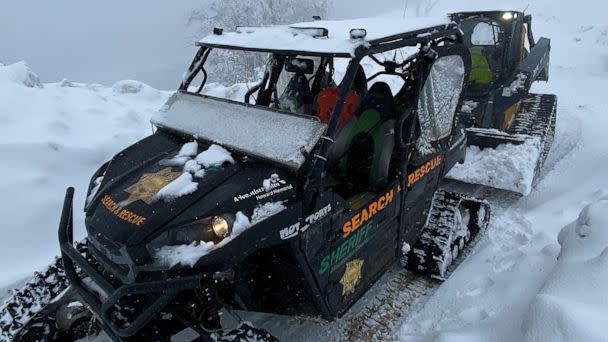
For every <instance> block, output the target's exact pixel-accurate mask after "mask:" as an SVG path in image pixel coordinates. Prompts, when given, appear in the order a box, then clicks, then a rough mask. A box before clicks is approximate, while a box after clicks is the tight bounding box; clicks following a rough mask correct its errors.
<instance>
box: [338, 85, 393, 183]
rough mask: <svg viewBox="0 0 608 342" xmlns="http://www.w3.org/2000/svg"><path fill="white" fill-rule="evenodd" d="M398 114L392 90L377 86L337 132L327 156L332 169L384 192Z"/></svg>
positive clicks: (386, 86)
mask: <svg viewBox="0 0 608 342" xmlns="http://www.w3.org/2000/svg"><path fill="white" fill-rule="evenodd" d="M395 113H396V108H395V103H394V100H393V95H392V92H391V89H390V87H389V86H388V84H386V83H384V82H377V83H375V84H374V85H373V86H372V87H371V88H370V89H369V91H368V92H367V94H366V95H365V97H364V98H363V101H362V102H361V105H360V107H359V110H358V112H357V114H356V115H354V116H352V117H351V118H350V119H349V120H348V121H347V122H346V124H345V125H344V127H342V129H341V130H340V131H339V132H338V134H337V136H336V140H335V143H334V144H333V145H332V147H331V149H330V151H329V154H328V165H329V167H330V169H331V170H333V171H335V174H336V175H338V176H339V178H342V179H344V180H347V181H348V182H350V183H352V184H353V185H355V186H358V187H362V188H364V189H365V190H381V189H383V188H385V187H386V185H387V182H388V177H389V171H390V162H391V157H392V153H393V149H394V147H395Z"/></svg>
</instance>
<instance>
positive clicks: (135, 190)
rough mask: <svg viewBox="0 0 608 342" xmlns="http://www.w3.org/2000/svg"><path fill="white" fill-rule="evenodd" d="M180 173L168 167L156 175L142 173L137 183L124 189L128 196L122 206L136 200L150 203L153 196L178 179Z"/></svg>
mask: <svg viewBox="0 0 608 342" xmlns="http://www.w3.org/2000/svg"><path fill="white" fill-rule="evenodd" d="M181 174H182V173H181V172H174V171H172V170H171V168H170V167H167V168H165V169H162V170H160V171H158V172H156V173H144V174H143V176H141V178H139V180H138V181H137V183H135V184H133V185H131V186H130V187H128V188H126V189H125V192H126V193H128V194H129V198H127V200H126V202H125V203H124V205H129V204H131V203H133V202H135V201H137V200H142V201H144V202H146V203H147V204H150V203H152V201H153V200H154V196H155V195H156V194H157V193H158V191H159V190H160V189H162V188H164V187H165V186H166V185H167V184H169V183H171V182H173V181H174V180H175V179H176V178H177V177H179V176H180V175H181Z"/></svg>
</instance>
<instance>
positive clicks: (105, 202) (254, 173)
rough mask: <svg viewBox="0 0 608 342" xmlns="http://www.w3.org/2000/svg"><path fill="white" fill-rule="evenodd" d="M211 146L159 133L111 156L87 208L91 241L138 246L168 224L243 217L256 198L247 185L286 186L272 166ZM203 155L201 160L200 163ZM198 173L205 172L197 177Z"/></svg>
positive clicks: (292, 189)
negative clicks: (276, 182) (270, 182)
mask: <svg viewBox="0 0 608 342" xmlns="http://www.w3.org/2000/svg"><path fill="white" fill-rule="evenodd" d="M193 144H194V146H197V145H198V146H197V147H198V148H195V149H194V151H192V147H194V146H193ZM210 145H211V144H204V143H198V144H196V143H188V140H184V139H183V138H180V137H177V136H174V135H171V134H168V133H165V132H163V131H160V130H159V131H158V132H157V133H155V134H153V135H151V136H150V137H148V138H146V139H144V140H142V141H140V142H138V143H137V144H135V145H133V146H131V147H129V148H127V149H126V150H124V151H123V152H121V153H120V154H118V155H117V156H115V157H114V158H113V159H112V161H111V162H110V163H109V164H108V167H107V169H106V170H105V175H104V177H103V181H102V182H101V185H100V187H99V190H98V192H97V193H96V194H95V195H94V198H93V200H92V201H91V203H90V204H89V206H88V207H87V219H86V223H87V231H88V233H89V236H94V237H96V238H97V239H101V240H105V241H106V242H109V243H110V244H112V245H115V246H116V247H119V246H121V245H136V244H138V243H141V241H143V240H145V239H146V238H148V237H149V236H150V235H152V234H155V233H156V232H158V231H159V230H161V229H163V228H164V227H166V226H167V225H168V224H171V225H175V224H176V222H178V223H179V222H183V223H186V222H190V221H193V220H196V219H201V218H204V217H206V216H208V215H213V214H219V213H223V212H236V211H238V210H241V211H243V212H246V209H245V208H243V209H241V208H242V207H247V206H251V207H253V206H254V205H252V204H251V203H250V202H251V201H252V200H253V201H255V199H256V197H259V196H251V195H250V194H252V193H253V192H255V189H254V190H252V189H250V188H252V187H255V186H252V185H251V184H252V183H253V184H257V187H263V186H264V185H263V183H265V182H264V181H263V180H264V177H266V178H269V176H270V174H275V176H276V172H279V173H281V174H282V175H283V176H282V177H283V178H282V179H281V182H282V183H283V184H287V182H286V181H285V180H284V179H285V178H286V177H288V176H285V175H284V173H283V172H282V171H281V170H277V171H275V172H273V169H272V166H271V165H268V164H264V163H259V162H255V161H252V160H251V159H248V158H242V157H239V156H237V155H234V154H232V153H230V152H228V154H227V155H226V154H222V153H225V152H227V151H226V150H224V149H223V148H221V147H219V146H218V145H213V146H210ZM218 150H219V152H218ZM208 151H213V153H207V152H208ZM201 152H205V153H206V154H205V157H203V158H200V155H201V154H203V153H201ZM227 159H229V160H227ZM244 160H245V161H244ZM222 161H223V162H222ZM198 168H200V169H202V170H203V171H200V172H196V171H197V169H198ZM258 183H259V184H258ZM289 184H290V192H294V191H295V186H293V185H291V184H292V182H290V183H289ZM216 190H217V191H216ZM285 195H288V193H284V194H282V197H283V196H285ZM289 195H293V194H289ZM258 200H259V199H258Z"/></svg>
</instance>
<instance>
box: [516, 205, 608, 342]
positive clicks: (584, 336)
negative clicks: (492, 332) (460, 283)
mask: <svg viewBox="0 0 608 342" xmlns="http://www.w3.org/2000/svg"><path fill="white" fill-rule="evenodd" d="M558 241H559V244H560V245H561V252H560V254H559V257H558V261H557V266H556V267H555V269H554V270H553V272H552V274H551V275H550V276H549V277H548V279H547V280H546V282H545V284H544V286H543V288H542V289H541V290H540V292H539V293H538V294H537V295H536V298H535V300H534V301H533V302H532V305H531V306H530V310H529V312H528V316H529V317H528V319H527V320H525V321H524V322H525V323H524V324H525V340H526V341H605V340H606V322H608V321H607V319H608V196H606V197H604V198H602V199H600V200H599V201H597V202H595V203H593V204H590V205H588V206H587V207H586V208H584V209H583V210H582V211H581V213H580V215H579V217H578V219H577V220H576V221H575V222H573V223H572V224H570V225H568V226H566V227H565V228H564V229H563V230H562V231H561V232H560V234H559V238H558Z"/></svg>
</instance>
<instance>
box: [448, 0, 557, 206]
mask: <svg viewBox="0 0 608 342" xmlns="http://www.w3.org/2000/svg"><path fill="white" fill-rule="evenodd" d="M451 18H452V20H454V21H455V22H457V23H458V25H459V27H460V28H461V29H462V31H463V32H464V42H465V44H466V45H467V46H468V47H469V50H470V53H471V73H470V75H469V79H468V81H469V82H468V86H467V87H466V89H465V91H464V97H465V101H464V106H463V121H464V122H465V124H466V126H467V127H469V128H468V130H467V136H468V144H469V145H474V146H477V147H479V148H481V149H495V148H497V147H499V146H501V145H503V147H504V145H509V147H507V148H510V149H511V150H510V153H511V154H515V155H523V154H531V156H530V158H532V159H534V160H533V161H532V162H530V163H519V165H516V169H518V170H517V172H519V174H520V177H515V178H516V179H518V180H517V181H516V182H515V184H510V182H509V181H508V180H493V179H491V177H489V178H488V179H483V177H482V178H480V179H473V178H470V177H469V176H466V175H464V173H465V172H461V173H460V179H461V180H463V181H465V182H474V183H476V184H481V185H486V186H490V187H497V188H501V189H503V190H509V191H513V192H518V193H521V194H523V195H527V194H528V193H529V192H530V190H531V188H532V187H533V185H534V184H536V182H538V179H539V173H540V170H541V168H542V165H543V163H544V161H545V159H546V157H547V154H548V153H549V150H550V148H551V145H552V143H553V135H554V131H555V121H556V107H557V97H556V96H555V95H545V94H532V93H530V88H531V86H532V84H533V83H534V82H535V81H548V80H549V56H550V51H551V41H550V40H549V39H548V38H544V37H541V38H540V39H539V40H538V41H535V40H534V36H533V34H532V16H531V15H526V14H524V13H522V12H518V11H484V12H461V13H454V14H451ZM515 146H520V148H517V147H515ZM523 159H525V158H523ZM528 168H531V169H529V170H528ZM469 174H471V172H469ZM456 178H457V179H459V178H458V177H456Z"/></svg>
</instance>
